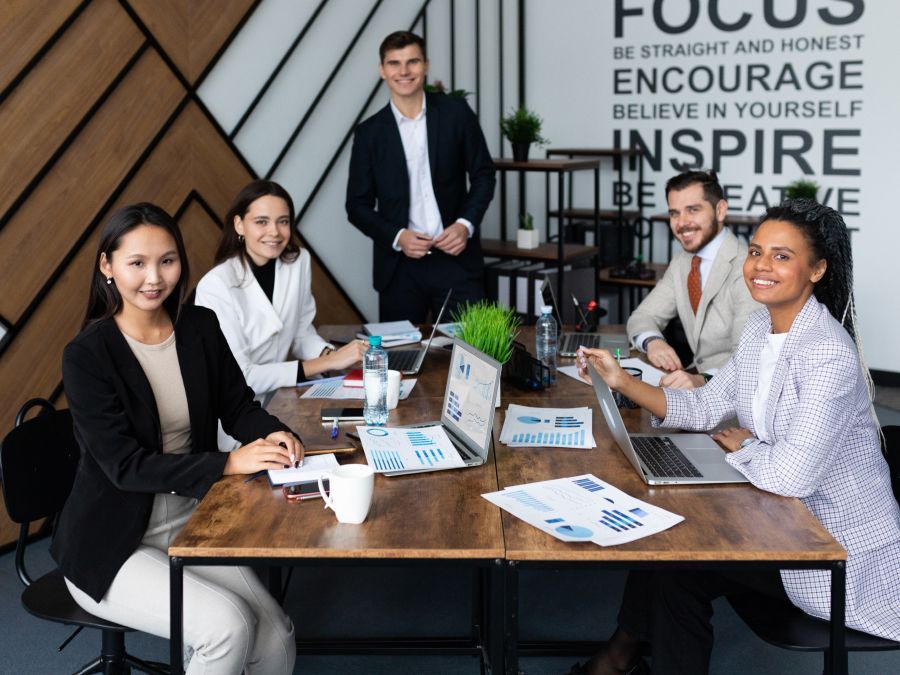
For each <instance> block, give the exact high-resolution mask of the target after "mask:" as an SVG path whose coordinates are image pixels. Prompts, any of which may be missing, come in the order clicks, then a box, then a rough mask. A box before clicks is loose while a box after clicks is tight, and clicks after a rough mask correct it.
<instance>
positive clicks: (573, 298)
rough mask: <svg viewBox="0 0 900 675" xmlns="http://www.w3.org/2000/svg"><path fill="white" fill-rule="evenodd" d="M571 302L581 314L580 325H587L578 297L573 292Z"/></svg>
mask: <svg viewBox="0 0 900 675" xmlns="http://www.w3.org/2000/svg"><path fill="white" fill-rule="evenodd" d="M572 302H574V303H575V309H577V310H578V313H579V314H580V315H581V325H582V326H585V327H587V317H586V316H585V315H584V312H583V311H582V309H581V305H580V304H579V303H578V298H576V297H575V294H574V293H572Z"/></svg>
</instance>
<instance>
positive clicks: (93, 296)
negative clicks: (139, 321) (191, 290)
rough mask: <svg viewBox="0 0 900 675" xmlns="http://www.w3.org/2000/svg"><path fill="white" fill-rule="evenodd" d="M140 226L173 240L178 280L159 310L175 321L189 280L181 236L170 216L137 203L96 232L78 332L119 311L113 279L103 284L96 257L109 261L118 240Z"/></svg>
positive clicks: (112, 216)
mask: <svg viewBox="0 0 900 675" xmlns="http://www.w3.org/2000/svg"><path fill="white" fill-rule="evenodd" d="M141 225H153V226H155V227H161V228H162V229H164V230H165V231H166V232H168V233H169V234H171V235H172V238H173V239H174V240H175V248H176V249H177V251H178V257H179V259H180V260H181V277H180V278H179V279H178V284H177V285H176V286H175V289H174V290H173V291H172V293H171V294H169V297H168V298H166V299H165V300H164V301H163V307H165V308H166V311H167V312H168V313H169V316H171V317H172V321H177V320H178V316H179V314H180V312H181V306H182V304H183V303H184V298H185V296H186V295H187V288H188V279H189V278H190V268H189V266H188V257H187V251H186V250H185V248H184V239H183V238H182V236H181V230H179V229H178V223H176V222H175V220H174V219H173V218H172V216H170V215H169V214H168V213H166V212H165V211H164V210H163V209H161V208H159V207H158V206H156V205H155V204H150V203H148V202H141V203H140V204H131V205H130V206H125V207H123V208H121V209H119V210H118V211H116V212H115V213H113V214H112V215H111V216H110V217H109V220H107V221H106V224H105V225H104V226H103V230H102V231H101V232H100V243H99V244H98V245H97V255H96V256H95V257H94V269H93V271H92V272H91V287H90V290H89V293H88V303H87V309H86V310H85V312H84V321H83V322H82V323H81V327H82V328H85V327H86V326H88V325H90V324H92V323H95V322H97V321H101V320H103V319H108V318H110V317H112V316H115V315H116V314H117V313H118V312H119V310H120V309H122V296H121V295H119V290H118V289H117V288H116V284H115V279H113V283H111V284H108V283H106V277H105V276H104V275H103V273H102V272H101V271H100V256H101V255H102V254H104V253H105V254H106V259H107V260H112V256H113V253H114V252H115V251H117V250H118V248H119V246H120V244H121V243H122V238H123V237H124V236H125V235H126V234H128V233H129V232H131V231H132V230H133V229H134V228H136V227H140V226H141Z"/></svg>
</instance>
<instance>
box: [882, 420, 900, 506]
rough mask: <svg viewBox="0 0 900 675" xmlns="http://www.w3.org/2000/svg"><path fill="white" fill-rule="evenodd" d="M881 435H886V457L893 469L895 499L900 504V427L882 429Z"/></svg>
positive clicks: (891, 426)
mask: <svg viewBox="0 0 900 675" xmlns="http://www.w3.org/2000/svg"><path fill="white" fill-rule="evenodd" d="M881 433H883V434H884V456H885V458H886V459H887V463H888V466H889V467H890V469H891V485H893V487H894V497H896V498H897V503H900V426H896V425H889V426H884V427H881Z"/></svg>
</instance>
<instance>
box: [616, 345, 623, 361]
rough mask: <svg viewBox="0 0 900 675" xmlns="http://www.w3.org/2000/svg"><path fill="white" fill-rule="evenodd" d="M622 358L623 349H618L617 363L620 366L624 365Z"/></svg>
mask: <svg viewBox="0 0 900 675" xmlns="http://www.w3.org/2000/svg"><path fill="white" fill-rule="evenodd" d="M621 356H622V348H621V347H616V363H618V364H619V365H622V359H621V358H620V357H621Z"/></svg>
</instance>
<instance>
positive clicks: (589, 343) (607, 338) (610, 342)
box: [541, 277, 631, 358]
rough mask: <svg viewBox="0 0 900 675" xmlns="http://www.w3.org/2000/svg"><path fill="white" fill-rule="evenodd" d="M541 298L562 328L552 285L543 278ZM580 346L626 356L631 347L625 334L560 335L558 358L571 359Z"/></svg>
mask: <svg viewBox="0 0 900 675" xmlns="http://www.w3.org/2000/svg"><path fill="white" fill-rule="evenodd" d="M541 297H542V298H543V301H544V304H545V305H550V306H551V307H553V311H554V313H555V314H556V318H557V320H558V321H559V325H560V326H562V325H563V319H562V311H561V310H560V308H559V305H557V304H556V296H555V295H554V293H553V285H552V284H551V283H550V280H549V279H548V278H547V277H544V281H543V282H541ZM580 346H585V347H588V348H590V349H597V348H600V349H608V350H610V351H612V352H615V350H616V349H621V350H622V351H623V352H624V353H625V354H626V355H627V354H628V352H629V351H630V349H631V345H630V344H628V336H627V335H625V333H565V332H561V333H560V335H559V349H558V350H557V351H558V352H559V355H560V356H566V357H569V358H572V357H574V356H575V355H576V354H577V352H578V348H579V347H580Z"/></svg>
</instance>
